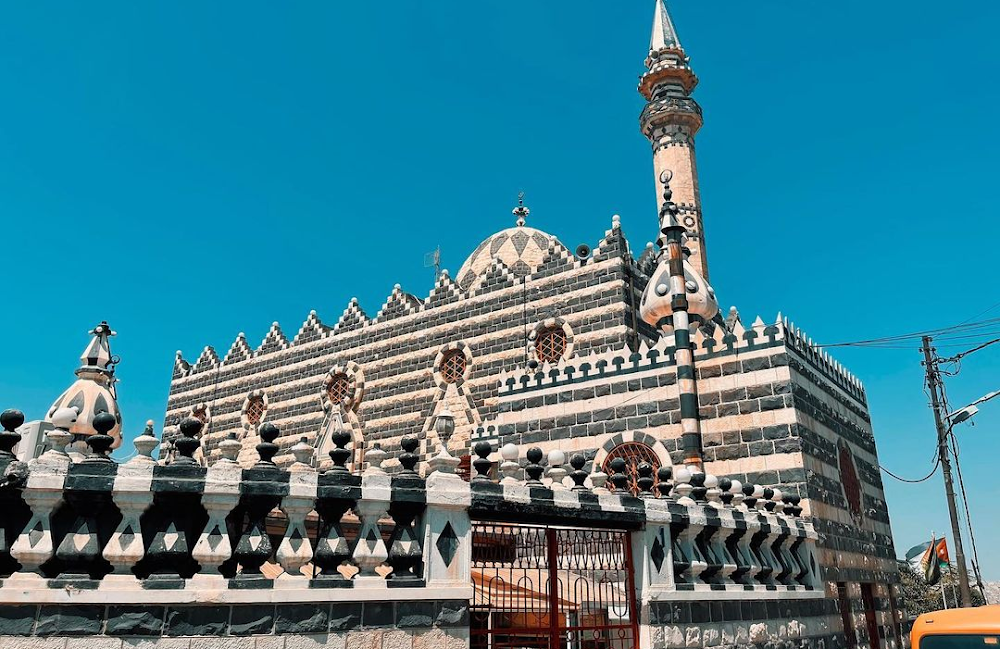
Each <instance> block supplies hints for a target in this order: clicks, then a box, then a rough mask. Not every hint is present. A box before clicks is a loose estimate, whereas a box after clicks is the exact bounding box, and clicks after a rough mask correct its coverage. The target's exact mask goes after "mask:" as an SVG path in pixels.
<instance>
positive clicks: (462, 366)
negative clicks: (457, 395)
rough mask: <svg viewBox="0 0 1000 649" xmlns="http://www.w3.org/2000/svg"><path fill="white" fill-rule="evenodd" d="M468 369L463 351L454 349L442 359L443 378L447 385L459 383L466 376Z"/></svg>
mask: <svg viewBox="0 0 1000 649" xmlns="http://www.w3.org/2000/svg"><path fill="white" fill-rule="evenodd" d="M466 367H467V363H466V361H465V354H463V353H462V350H460V349H452V350H450V351H448V352H445V355H444V358H442V359H441V367H440V371H441V378H442V379H444V382H445V383H457V382H458V381H459V380H460V379H462V377H464V376H465V370H466Z"/></svg>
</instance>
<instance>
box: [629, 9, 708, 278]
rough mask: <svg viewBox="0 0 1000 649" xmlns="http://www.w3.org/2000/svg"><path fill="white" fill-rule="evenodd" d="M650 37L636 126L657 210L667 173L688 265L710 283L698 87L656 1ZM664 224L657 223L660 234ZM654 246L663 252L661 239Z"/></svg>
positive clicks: (685, 55) (696, 80) (665, 224)
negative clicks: (646, 152)
mask: <svg viewBox="0 0 1000 649" xmlns="http://www.w3.org/2000/svg"><path fill="white" fill-rule="evenodd" d="M655 2H656V10H655V12H654V14H653V37H652V39H651V40H650V42H649V56H647V57H646V73H645V74H643V75H642V77H641V78H640V80H639V92H640V93H641V94H642V96H643V97H645V98H646V101H647V103H646V107H645V108H644V109H643V111H642V115H641V116H640V117H639V126H640V128H641V129H642V134H643V135H645V136H646V137H647V138H648V139H649V141H650V142H651V143H652V145H653V168H654V177H655V178H656V179H657V183H658V186H657V191H656V196H657V205H658V207H662V205H663V197H662V191H663V188H662V186H659V185H662V183H661V182H660V181H659V179H660V178H661V177H663V173H664V172H665V171H669V172H670V173H671V174H672V177H673V180H672V181H671V188H672V189H673V193H674V200H675V201H676V203H677V207H678V209H679V210H680V212H679V215H678V218H679V220H680V223H681V225H683V226H684V229H685V231H686V233H687V247H688V248H690V250H691V259H690V261H691V264H692V265H693V266H694V267H695V268H696V269H697V270H698V272H699V273H701V275H702V276H703V277H704V278H705V279H708V259H707V257H706V256H705V233H704V228H703V224H702V219H701V195H700V194H699V191H698V169H697V166H696V165H695V159H694V136H695V134H696V133H697V132H698V129H700V128H701V124H702V121H701V106H699V105H698V102H696V101H695V100H694V99H692V98H691V92H692V91H693V90H694V88H695V86H696V85H698V77H696V76H695V74H694V72H693V71H692V70H691V66H690V65H689V59H688V56H687V54H686V53H685V52H684V48H683V47H682V46H681V41H680V39H679V38H677V31H676V30H675V29H674V23H673V21H672V20H671V19H670V14H669V13H668V12H667V8H666V6H665V5H664V4H663V0H655ZM667 225H669V224H667V223H660V230H661V231H662V230H663V228H664V227H666V226H667ZM658 243H659V245H660V247H661V248H662V247H663V246H664V243H665V241H664V239H663V236H662V235H661V236H660V238H659V240H658Z"/></svg>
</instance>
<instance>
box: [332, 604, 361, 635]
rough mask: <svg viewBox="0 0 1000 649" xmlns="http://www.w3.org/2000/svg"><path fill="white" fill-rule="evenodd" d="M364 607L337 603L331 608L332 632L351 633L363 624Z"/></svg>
mask: <svg viewBox="0 0 1000 649" xmlns="http://www.w3.org/2000/svg"><path fill="white" fill-rule="evenodd" d="M361 611H362V606H361V604H359V603H349V604H341V603H335V604H333V606H332V607H331V608H330V631H331V632H336V631H349V630H350V629H354V628H356V627H358V626H359V625H360V624H361Z"/></svg>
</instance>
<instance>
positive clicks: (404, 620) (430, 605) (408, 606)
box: [365, 601, 437, 629]
mask: <svg viewBox="0 0 1000 649" xmlns="http://www.w3.org/2000/svg"><path fill="white" fill-rule="evenodd" d="M436 608H437V603H436V602H420V601H417V602H399V603H397V604H396V626H398V627H399V628H401V629H403V628H413V627H425V628H426V627H430V626H432V625H433V624H434V618H435V617H436V616H437V610H436ZM365 624H366V625H367V618H366V621H365Z"/></svg>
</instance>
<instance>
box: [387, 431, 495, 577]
mask: <svg viewBox="0 0 1000 649" xmlns="http://www.w3.org/2000/svg"><path fill="white" fill-rule="evenodd" d="M480 443H481V444H483V443H485V444H486V446H489V443H488V442H480ZM400 446H401V447H402V449H403V453H402V454H401V455H400V456H399V463H400V464H401V465H402V466H403V470H402V471H401V472H400V473H399V474H398V475H396V476H393V478H392V504H391V505H389V515H391V516H392V520H393V522H394V523H395V528H394V529H393V530H392V536H391V537H390V539H389V559H388V563H389V565H390V566H392V574H390V575H389V576H388V585H389V587H390V588H403V587H419V586H423V585H424V584H425V583H426V582H425V581H424V578H423V569H422V568H423V566H422V565H421V560H422V559H423V555H424V553H423V548H422V547H421V545H420V539H421V538H422V537H423V534H418V532H417V529H416V527H415V526H414V520H415V519H416V518H417V517H418V516H420V514H421V513H423V511H424V509H426V508H427V497H426V494H427V491H426V483H425V481H424V479H423V478H421V477H420V475H418V474H417V472H416V470H415V467H416V466H417V462H418V461H419V460H420V457H419V456H418V455H417V454H416V453H415V451H416V450H417V448H418V447H419V446H420V442H419V441H418V440H417V438H416V437H404V438H403V439H402V440H401V441H400Z"/></svg>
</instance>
